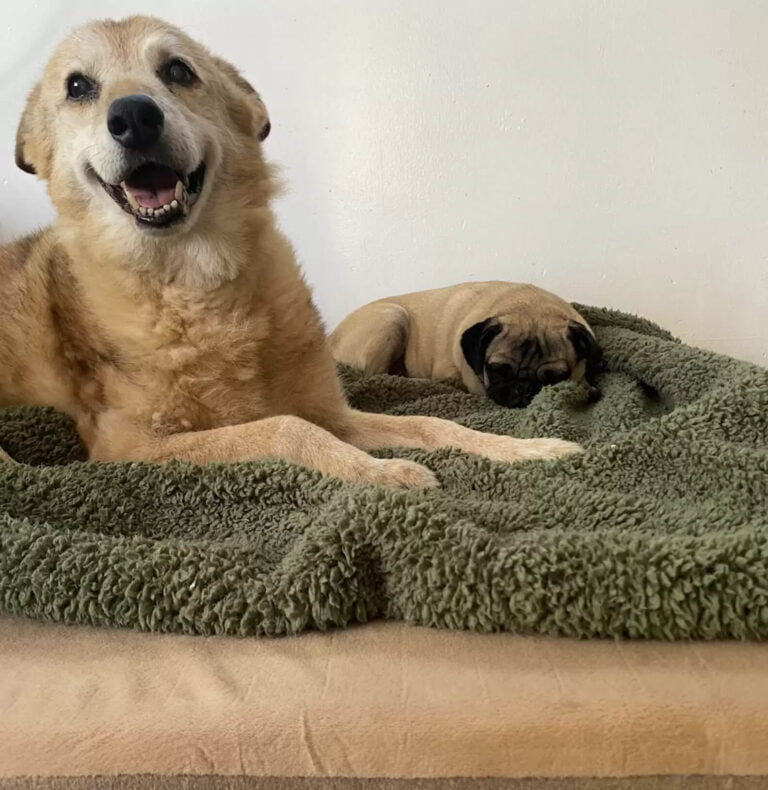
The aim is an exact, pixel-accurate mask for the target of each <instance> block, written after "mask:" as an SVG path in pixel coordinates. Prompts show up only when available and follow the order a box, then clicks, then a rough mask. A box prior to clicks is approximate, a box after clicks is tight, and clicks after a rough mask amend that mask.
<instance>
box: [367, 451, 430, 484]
mask: <svg viewBox="0 0 768 790" xmlns="http://www.w3.org/2000/svg"><path fill="white" fill-rule="evenodd" d="M360 482H361V483H374V484H376V485H382V486H392V487H395V488H436V487H438V486H439V485H440V483H439V482H438V480H437V478H436V477H435V475H434V473H433V472H432V471H430V470H429V469H427V467H426V466H422V465H421V464H417V463H414V462H413V461H404V460H402V459H400V458H393V459H389V458H386V459H376V460H374V462H373V464H372V465H371V466H370V467H369V468H367V469H365V470H361V471H360Z"/></svg>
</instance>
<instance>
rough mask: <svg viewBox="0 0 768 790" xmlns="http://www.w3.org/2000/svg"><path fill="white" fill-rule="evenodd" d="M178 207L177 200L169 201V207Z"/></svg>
mask: <svg viewBox="0 0 768 790" xmlns="http://www.w3.org/2000/svg"><path fill="white" fill-rule="evenodd" d="M178 207H179V201H178V200H172V201H171V208H172V209H177V208H178Z"/></svg>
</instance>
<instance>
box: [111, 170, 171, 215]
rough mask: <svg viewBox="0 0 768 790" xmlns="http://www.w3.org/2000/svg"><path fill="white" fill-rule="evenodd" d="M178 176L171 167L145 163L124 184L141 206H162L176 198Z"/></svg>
mask: <svg viewBox="0 0 768 790" xmlns="http://www.w3.org/2000/svg"><path fill="white" fill-rule="evenodd" d="M178 178H179V177H178V176H177V175H176V173H174V172H173V170H171V168H170V167H164V166H163V165H143V166H142V167H140V168H139V169H138V170H135V171H134V172H133V173H131V175H130V176H129V177H128V178H127V179H126V180H125V182H124V185H125V189H126V190H127V191H129V192H130V193H131V195H133V198H134V200H135V201H136V202H137V203H138V204H139V205H140V206H145V207H146V208H160V207H161V206H165V205H167V204H168V203H170V202H171V201H172V200H173V199H174V197H175V192H176V182H177V181H178Z"/></svg>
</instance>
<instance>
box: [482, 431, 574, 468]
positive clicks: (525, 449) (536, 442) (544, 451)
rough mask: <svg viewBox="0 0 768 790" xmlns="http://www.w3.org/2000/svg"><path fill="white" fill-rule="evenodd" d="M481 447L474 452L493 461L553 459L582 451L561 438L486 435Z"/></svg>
mask: <svg viewBox="0 0 768 790" xmlns="http://www.w3.org/2000/svg"><path fill="white" fill-rule="evenodd" d="M486 437H487V438H486V439H485V441H484V442H483V446H482V447H478V448H477V449H476V450H475V452H479V453H480V454H481V455H484V456H486V457H487V458H492V459H493V460H494V461H506V462H507V463H511V464H512V463H515V462H518V461H534V460H549V461H551V460H553V459H555V458H562V457H563V456H565V455H573V454H574V453H582V452H584V448H583V447H581V445H578V444H576V443H575V442H566V441H564V440H563V439H515V438H513V437H512V436H490V435H486Z"/></svg>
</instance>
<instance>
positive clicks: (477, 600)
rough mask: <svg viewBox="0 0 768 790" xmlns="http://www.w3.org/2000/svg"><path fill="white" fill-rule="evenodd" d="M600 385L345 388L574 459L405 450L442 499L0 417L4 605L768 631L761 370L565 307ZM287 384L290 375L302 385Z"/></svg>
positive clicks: (174, 626)
mask: <svg viewBox="0 0 768 790" xmlns="http://www.w3.org/2000/svg"><path fill="white" fill-rule="evenodd" d="M579 309H580V310H582V311H583V313H584V315H585V317H586V318H587V319H588V320H589V321H590V322H591V323H592V325H593V326H594V327H595V328H596V332H597V336H598V339H599V341H600V342H601V344H602V346H603V348H604V351H605V353H606V359H607V363H608V368H609V372H608V373H606V375H605V376H604V378H603V382H602V388H603V392H604V396H603V399H602V400H601V401H600V402H598V403H597V404H594V405H587V404H585V402H584V399H583V395H582V393H581V392H580V391H579V389H578V388H577V387H576V386H575V385H572V384H561V385H558V386H556V387H550V388H546V389H545V390H544V391H543V392H542V393H541V394H540V395H539V396H538V397H537V398H536V399H535V401H534V402H533V404H532V405H531V406H529V407H528V408H527V409H525V410H522V411H513V410H504V409H501V408H499V407H496V406H494V405H493V404H492V403H490V402H489V401H488V400H486V399H482V398H477V397H473V396H470V395H468V394H466V393H463V392H462V391H461V390H460V389H459V388H458V387H457V386H454V385H452V384H446V383H430V382H422V381H414V380H408V379H398V378H392V377H383V376H380V377H372V378H368V379H366V378H362V377H360V376H359V375H357V374H352V373H349V372H348V373H347V385H348V391H349V394H350V398H351V401H352V403H353V404H354V405H355V406H357V407H360V408H363V409H366V410H382V411H387V412H389V413H393V414H433V415H439V416H442V417H449V418H453V419H458V420H460V421H462V422H463V423H465V424H466V425H469V426H471V427H473V428H479V429H483V430H490V431H496V432H509V433H513V434H514V435H517V436H546V435H551V436H559V437H562V438H567V439H574V440H578V441H581V442H583V443H584V444H585V445H586V446H587V448H588V451H587V452H586V453H585V454H584V455H581V456H578V457H572V458H568V459H563V460H560V461H557V462H531V463H524V464H518V465H513V466H509V465H504V464H498V463H493V462H490V461H487V460H485V459H481V458H477V457H473V456H469V455H464V454H462V453H459V452H457V451H451V450H440V451H437V452H433V453H424V452H416V451H407V450H404V451H402V453H401V454H402V455H404V456H407V457H410V458H413V459H415V460H419V461H421V462H423V463H426V464H427V465H429V466H430V467H431V468H433V469H434V470H435V471H436V472H437V475H438V477H439V478H440V480H441V482H442V484H443V487H442V488H441V489H439V490H430V491H394V490H389V489H384V488H377V487H372V486H355V485H351V484H344V483H341V482H339V481H337V480H333V479H322V478H321V477H320V476H319V475H317V474H315V473H313V472H309V471H307V470H305V469H301V468H299V467H293V466H290V465H288V464H285V463H282V462H279V461H264V462H260V463H248V464H236V465H216V464H213V465H208V466H192V465H188V464H183V463H171V464H168V465H167V466H164V467H158V466H153V465H149V464H137V463H132V464H117V465H99V464H91V463H71V462H74V461H76V460H77V459H78V458H79V457H80V453H81V451H80V450H79V448H78V444H77V441H76V438H75V436H74V433H73V431H72V428H71V426H69V425H68V424H67V422H66V421H65V420H63V419H61V418H59V417H57V416H56V415H54V414H52V413H50V412H45V411H41V410H31V409H20V410H7V411H5V412H4V413H2V417H1V418H0V446H3V447H4V448H5V449H6V450H7V451H8V452H9V453H10V454H11V455H13V456H15V457H16V458H17V459H18V460H21V461H25V462H27V463H28V464H33V466H15V465H10V464H0V513H2V515H0V607H2V609H4V610H5V611H7V612H9V613H16V614H25V615H28V616H32V617H40V618H47V619H54V620H60V621H67V622H80V623H94V624H103V625H120V626H130V627H134V628H140V629H147V630H159V631H181V632H187V633H201V634H215V633H227V634H241V635H252V634H268V635H278V634H286V633H296V632H299V631H301V630H303V629H306V628H321V629H325V628H330V627H334V626H343V625H346V624H348V623H350V622H352V621H365V620H369V619H372V618H375V617H388V618H396V619H404V620H407V621H410V622H413V623H419V624H424V625H431V626H438V627H444V628H466V629H475V630H481V631H489V630H509V631H514V632H518V633H534V634H561V635H569V636H577V637H607V636H619V637H622V636H629V637H654V638H663V639H681V638H703V639H715V638H721V637H737V638H764V637H765V636H768V542H767V539H768V516H767V515H766V512H767V511H768V449H767V448H768V371H765V370H763V369H761V368H757V367H754V366H750V365H748V364H746V363H741V362H737V361H735V360H731V359H728V358H724V357H721V356H718V355H716V354H712V353H709V352H705V351H700V350H696V349H693V348H689V347H687V346H685V345H682V344H680V343H678V342H676V341H675V340H674V339H673V338H671V336H670V335H669V334H668V333H666V332H664V331H663V330H661V329H659V328H658V327H655V326H653V325H652V324H650V323H648V322H645V321H642V320H640V319H635V318H633V317H631V316H626V315H623V314H620V313H615V312H612V311H604V310H597V309H590V308H584V307H581V306H579ZM300 374H301V371H297V375H300Z"/></svg>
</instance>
